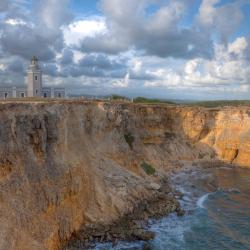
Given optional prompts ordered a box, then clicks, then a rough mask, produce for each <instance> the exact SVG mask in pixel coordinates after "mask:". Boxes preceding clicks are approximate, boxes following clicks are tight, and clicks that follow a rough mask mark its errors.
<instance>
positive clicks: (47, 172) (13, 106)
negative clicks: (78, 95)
mask: <svg viewBox="0 0 250 250" xmlns="http://www.w3.org/2000/svg"><path fill="white" fill-rule="evenodd" d="M249 113H250V109H249V108H247V107H240V108H223V109H205V108H198V107H197V108H196V107H178V106H177V107H174V106H169V107H168V106H146V105H145V106H144V105H133V104H129V103H124V104H119V103H103V102H80V101H62V102H33V103H31V102H27V103H2V104H1V105H0V138H1V141H0V223H1V227H0V249H17V250H19V249H20V250H21V249H22V250H23V249H59V248H61V247H62V246H63V245H65V243H66V242H67V240H68V239H70V237H71V236H72V234H74V232H77V231H78V230H81V229H82V228H83V226H88V225H93V224H102V225H108V224H110V223H113V222H114V221H116V220H117V219H118V218H121V217H122V216H124V215H125V214H129V212H132V211H133V210H134V207H135V204H139V203H140V202H142V201H144V200H147V199H148V200H150V199H151V198H152V197H153V196H154V195H155V193H156V192H158V190H157V189H159V186H157V185H159V181H160V179H161V178H162V177H164V176H166V175H167V173H168V171H170V170H172V169H175V168H177V167H181V166H182V165H183V164H184V163H185V162H187V161H191V162H193V161H211V160H216V159H221V160H223V161H226V162H229V163H234V164H238V165H240V166H250V158H249V157H248V155H249V151H250V138H249V137H250V132H249V129H250V118H249Z"/></svg>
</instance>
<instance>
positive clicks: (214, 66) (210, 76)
mask: <svg viewBox="0 0 250 250" xmlns="http://www.w3.org/2000/svg"><path fill="white" fill-rule="evenodd" d="M248 48H249V43H248V42H247V40H246V39H245V38H244V37H240V38H237V39H236V40H235V41H233V42H232V43H229V44H228V46H227V45H224V44H217V45H216V46H215V56H214V58H213V59H212V60H208V59H205V58H195V59H191V60H188V61H186V62H185V63H184V64H183V66H182V70H180V71H179V72H178V71H177V70H175V71H173V70H172V69H164V68H162V69H157V70H155V71H153V72H151V73H152V74H154V75H155V76H156V79H155V80H153V81H147V82H146V83H145V87H165V88H176V89H178V88H180V89H198V90H201V89H204V88H208V89H214V90H215V91H226V90H227V91H229V90H230V89H231V90H232V92H236V90H237V89H238V91H239V92H244V91H248V87H247V86H248V85H249V84H250V64H249V61H248V60H247V58H246V57H245V53H246V51H247V49H248Z"/></svg>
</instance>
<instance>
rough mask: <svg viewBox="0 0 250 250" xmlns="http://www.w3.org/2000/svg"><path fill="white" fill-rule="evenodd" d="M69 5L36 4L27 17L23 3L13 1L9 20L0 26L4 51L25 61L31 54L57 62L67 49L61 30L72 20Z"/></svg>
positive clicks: (64, 2)
mask: <svg viewBox="0 0 250 250" xmlns="http://www.w3.org/2000/svg"><path fill="white" fill-rule="evenodd" d="M68 4H69V1H68V0H60V1H59V0H46V1H36V3H35V4H34V8H33V9H30V10H29V9H26V12H27V13H26V14H28V15H26V16H25V15H24V14H23V13H24V11H23V8H24V3H22V2H18V1H15V2H13V3H12V6H11V10H10V11H9V12H8V15H7V16H6V17H5V18H6V20H5V21H4V22H1V23H0V32H1V34H2V35H1V36H0V44H1V47H2V49H3V50H4V51H5V53H9V54H11V55H16V56H20V57H23V58H24V59H26V60H27V59H29V58H31V57H32V55H37V56H38V57H39V58H40V59H41V60H44V61H49V60H52V59H54V58H55V55H56V52H58V51H61V50H62V49H63V47H64V40H63V33H62V30H61V27H62V26H63V25H67V24H68V23H69V22H70V20H72V19H71V18H72V16H71V15H70V12H69V11H68V9H67V6H68ZM34 12H35V13H37V14H36V15H33V14H32V13H34Z"/></svg>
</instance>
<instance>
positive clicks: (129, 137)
mask: <svg viewBox="0 0 250 250" xmlns="http://www.w3.org/2000/svg"><path fill="white" fill-rule="evenodd" d="M124 138H125V141H126V142H127V143H128V145H129V147H130V149H131V150H132V149H133V142H134V140H135V138H134V136H133V135H132V134H131V133H128V134H125V135H124Z"/></svg>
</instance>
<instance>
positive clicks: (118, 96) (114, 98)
mask: <svg viewBox="0 0 250 250" xmlns="http://www.w3.org/2000/svg"><path fill="white" fill-rule="evenodd" d="M110 99H111V100H117V101H119V100H126V101H128V100H129V98H128V97H126V96H122V95H111V96H110Z"/></svg>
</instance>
